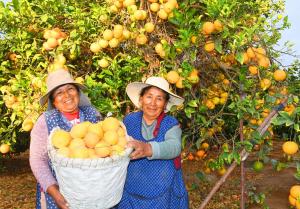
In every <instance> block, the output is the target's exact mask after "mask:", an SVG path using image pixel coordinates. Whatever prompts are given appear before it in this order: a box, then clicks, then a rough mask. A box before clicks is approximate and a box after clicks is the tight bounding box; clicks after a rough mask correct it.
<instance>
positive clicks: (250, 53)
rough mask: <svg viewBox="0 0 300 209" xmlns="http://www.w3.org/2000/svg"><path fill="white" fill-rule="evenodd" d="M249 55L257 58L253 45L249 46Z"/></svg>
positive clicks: (251, 57)
mask: <svg viewBox="0 0 300 209" xmlns="http://www.w3.org/2000/svg"><path fill="white" fill-rule="evenodd" d="M247 56H248V57H249V58H250V59H253V58H255V51H254V48H253V47H249V48H248V49H247Z"/></svg>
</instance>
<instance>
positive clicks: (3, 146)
mask: <svg viewBox="0 0 300 209" xmlns="http://www.w3.org/2000/svg"><path fill="white" fill-rule="evenodd" d="M9 151H10V146H9V145H8V144H1V146H0V152H1V153H2V154H6V153H8V152H9Z"/></svg>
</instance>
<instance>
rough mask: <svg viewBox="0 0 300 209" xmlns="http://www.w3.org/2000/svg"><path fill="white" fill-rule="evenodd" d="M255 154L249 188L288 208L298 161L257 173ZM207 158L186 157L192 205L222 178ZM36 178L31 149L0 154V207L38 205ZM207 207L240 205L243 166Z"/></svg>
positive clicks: (274, 206)
mask: <svg viewBox="0 0 300 209" xmlns="http://www.w3.org/2000/svg"><path fill="white" fill-rule="evenodd" d="M270 157H271V158H275V159H277V160H280V159H281V158H282V151H281V143H274V151H272V153H271V155H270ZM254 159H255V158H254V157H253V156H252V157H251V156H250V157H249V159H247V160H246V162H245V166H246V185H247V186H246V188H247V192H249V191H250V190H251V191H253V189H255V191H256V194H258V193H261V192H263V193H264V194H265V195H266V200H265V205H267V206H269V208H270V209H288V208H289V205H288V194H289V189H290V187H291V186H292V185H295V184H297V183H299V182H297V180H296V179H295V178H294V176H293V175H294V173H295V172H296V168H295V166H294V164H295V163H294V162H291V163H289V165H290V166H289V167H288V168H286V169H283V170H281V171H279V172H278V171H275V170H274V169H273V168H272V165H271V164H270V163H269V164H267V165H265V168H264V170H263V171H261V172H259V173H257V172H254V171H253V170H252V169H251V165H252V162H253V160H254ZM201 167H203V161H184V162H183V170H184V178H185V182H186V185H187V188H188V190H189V198H190V209H197V208H199V206H200V204H201V202H202V201H203V199H204V198H205V197H206V196H207V194H208V193H209V191H210V190H211V189H212V187H213V186H214V184H215V183H216V181H217V180H218V179H219V178H220V176H218V175H217V174H215V173H211V174H205V175H202V174H203V173H201V172H199V171H201V170H200V168H201ZM35 186H36V181H35V179H34V177H33V175H32V173H31V170H30V167H29V162H28V151H26V152H24V153H21V154H19V155H15V156H13V157H11V158H7V157H4V158H0V209H33V208H35ZM206 208H207V209H238V208H240V168H239V167H237V168H236V169H235V170H234V171H233V173H232V174H231V175H230V176H229V178H228V179H227V180H226V182H225V183H224V184H223V185H222V186H221V188H220V189H219V190H218V192H217V193H216V194H215V195H214V197H213V198H212V199H211V201H210V202H209V204H208V205H207V207H206ZM246 208H248V209H259V208H263V206H262V205H261V204H250V198H247V203H246Z"/></svg>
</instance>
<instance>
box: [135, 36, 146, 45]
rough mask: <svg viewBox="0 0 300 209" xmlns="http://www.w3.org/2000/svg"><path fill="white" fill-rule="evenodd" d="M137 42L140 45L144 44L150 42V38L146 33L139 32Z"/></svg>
mask: <svg viewBox="0 0 300 209" xmlns="http://www.w3.org/2000/svg"><path fill="white" fill-rule="evenodd" d="M135 42H136V43H137V44H139V45H144V44H146V43H147V42H148V38H147V36H146V35H144V34H139V35H138V36H137V37H136V39H135Z"/></svg>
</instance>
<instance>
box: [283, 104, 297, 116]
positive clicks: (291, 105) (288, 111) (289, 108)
mask: <svg viewBox="0 0 300 209" xmlns="http://www.w3.org/2000/svg"><path fill="white" fill-rule="evenodd" d="M295 108H296V107H295V106H294V105H293V104H290V105H287V106H286V107H285V108H284V111H286V112H287V113H288V114H289V115H291V114H292V113H293V112H294V110H295Z"/></svg>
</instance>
